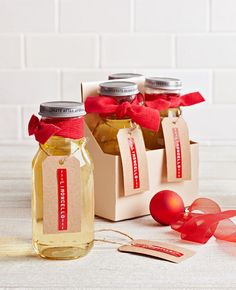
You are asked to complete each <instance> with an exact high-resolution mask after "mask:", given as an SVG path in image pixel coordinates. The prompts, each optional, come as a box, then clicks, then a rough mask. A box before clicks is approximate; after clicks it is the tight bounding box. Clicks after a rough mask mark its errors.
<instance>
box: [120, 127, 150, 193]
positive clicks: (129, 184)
mask: <svg viewBox="0 0 236 290" xmlns="http://www.w3.org/2000/svg"><path fill="white" fill-rule="evenodd" d="M117 140H118V143H119V149H120V156H121V162H122V170H123V185H124V195H131V194H136V193H139V192H144V191H147V190H149V179H148V164H147V155H146V150H145V144H144V141H143V135H142V131H141V130H140V128H134V129H130V128H124V129H120V130H119V132H118V135H117Z"/></svg>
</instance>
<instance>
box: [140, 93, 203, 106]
mask: <svg viewBox="0 0 236 290" xmlns="http://www.w3.org/2000/svg"><path fill="white" fill-rule="evenodd" d="M204 101H205V99H204V98H203V96H202V95H201V94H200V93H199V92H194V93H189V94H186V95H182V96H178V95H177V94H145V104H146V106H147V107H150V108H154V109H157V110H159V111H162V110H167V109H168V108H177V107H180V106H192V105H195V104H198V103H201V102H204Z"/></svg>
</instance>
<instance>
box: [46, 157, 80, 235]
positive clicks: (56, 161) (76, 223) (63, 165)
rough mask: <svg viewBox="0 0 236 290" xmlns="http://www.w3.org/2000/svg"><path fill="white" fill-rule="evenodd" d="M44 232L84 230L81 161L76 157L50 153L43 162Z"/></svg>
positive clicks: (57, 232) (56, 232) (58, 232)
mask: <svg viewBox="0 0 236 290" xmlns="http://www.w3.org/2000/svg"><path fill="white" fill-rule="evenodd" d="M42 182H43V193H42V194H43V232H44V234H60V233H75V232H80V229H81V197H80V162H79V160H78V159H77V158H76V157H75V156H70V157H68V156H48V157H47V158H46V159H45V160H44V161H43V164H42Z"/></svg>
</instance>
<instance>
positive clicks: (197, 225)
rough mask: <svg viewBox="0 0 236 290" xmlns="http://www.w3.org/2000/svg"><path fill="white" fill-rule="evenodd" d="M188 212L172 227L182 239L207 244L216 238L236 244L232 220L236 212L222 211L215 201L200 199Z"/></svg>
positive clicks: (234, 227)
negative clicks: (212, 238)
mask: <svg viewBox="0 0 236 290" xmlns="http://www.w3.org/2000/svg"><path fill="white" fill-rule="evenodd" d="M188 211H189V213H188V214H186V215H184V216H183V217H182V218H181V219H180V220H179V221H178V222H177V223H175V224H172V225H171V228H172V229H173V230H175V231H178V232H180V234H181V239H183V240H187V241H191V242H196V243H201V244H205V243H206V242H207V241H208V240H209V239H210V238H211V237H212V236H214V237H215V238H216V239H219V240H223V241H227V242H236V224H235V223H234V222H233V221H231V220H230V218H232V217H235V216H236V210H226V211H221V209H220V207H219V205H218V204H217V203H216V202H215V201H213V200H211V199H208V198H198V199H196V200H195V201H194V202H193V203H192V204H191V205H190V207H189V208H188ZM195 211H198V212H199V211H200V212H202V213H196V212H195Z"/></svg>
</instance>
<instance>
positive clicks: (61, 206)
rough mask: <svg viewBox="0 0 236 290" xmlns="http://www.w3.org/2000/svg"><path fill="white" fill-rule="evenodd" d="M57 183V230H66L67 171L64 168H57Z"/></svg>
mask: <svg viewBox="0 0 236 290" xmlns="http://www.w3.org/2000/svg"><path fill="white" fill-rule="evenodd" d="M57 185H58V231H65V230H67V225H68V205H67V202H68V201H67V172H66V169H65V168H59V169H57Z"/></svg>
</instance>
